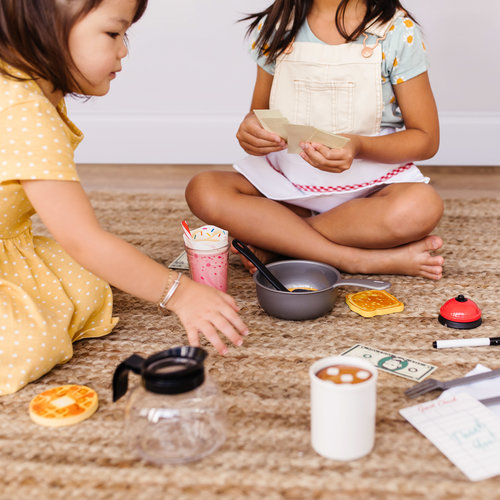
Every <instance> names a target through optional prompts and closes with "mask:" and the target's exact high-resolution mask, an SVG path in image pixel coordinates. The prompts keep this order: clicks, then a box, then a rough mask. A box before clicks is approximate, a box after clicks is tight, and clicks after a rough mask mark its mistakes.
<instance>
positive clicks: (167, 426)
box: [113, 347, 226, 464]
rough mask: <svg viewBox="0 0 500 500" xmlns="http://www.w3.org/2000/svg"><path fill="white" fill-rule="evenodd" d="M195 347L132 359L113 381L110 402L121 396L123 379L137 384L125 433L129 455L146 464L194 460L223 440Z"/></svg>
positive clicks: (218, 404)
mask: <svg viewBox="0 0 500 500" xmlns="http://www.w3.org/2000/svg"><path fill="white" fill-rule="evenodd" d="M206 356H207V353H206V351H205V350H203V349H201V348H199V347H175V348H172V349H168V350H166V351H162V352H159V353H157V354H154V355H153V356H150V357H148V358H146V359H144V358H142V357H141V356H138V355H137V354H133V355H132V356H130V357H129V358H127V359H126V360H125V361H123V362H122V363H120V364H119V365H118V367H117V368H116V370H115V373H114V376H113V401H117V400H118V399H120V398H121V397H122V396H124V395H125V393H126V392H127V388H128V373H129V371H132V372H133V373H135V374H137V375H139V376H140V377H141V384H140V385H138V386H137V387H135V388H134V390H133V392H132V394H131V395H130V397H129V398H128V402H127V407H126V411H125V431H126V433H127V437H128V440H129V443H130V446H131V447H132V449H133V450H134V451H135V452H137V453H138V454H139V456H141V457H142V458H144V459H145V460H147V461H150V462H155V463H160V464H161V463H170V464H173V463H184V462H191V461H194V460H199V459H201V458H202V457H204V456H206V455H208V454H210V453H212V452H213V451H215V450H216V449H217V448H218V447H219V446H220V445H221V444H222V443H223V442H224V440H225V437H226V429H225V409H224V406H223V399H222V394H221V392H220V390H219V388H218V387H217V385H216V384H215V382H214V381H213V380H212V379H211V378H210V377H209V376H207V375H206V374H205V369H204V365H203V362H204V360H205V358H206Z"/></svg>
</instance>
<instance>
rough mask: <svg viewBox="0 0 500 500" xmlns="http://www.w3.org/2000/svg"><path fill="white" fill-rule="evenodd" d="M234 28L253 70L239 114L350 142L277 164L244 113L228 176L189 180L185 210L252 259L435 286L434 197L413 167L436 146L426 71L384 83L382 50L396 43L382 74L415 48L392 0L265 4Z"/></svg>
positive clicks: (272, 143) (272, 144)
mask: <svg viewBox="0 0 500 500" xmlns="http://www.w3.org/2000/svg"><path fill="white" fill-rule="evenodd" d="M247 19H252V21H253V22H252V23H251V26H250V29H249V32H251V33H252V35H253V38H254V39H253V50H255V51H256V52H257V54H258V58H257V59H258V60H257V62H258V63H259V66H258V73H257V81H256V84H255V90H254V95H253V99H252V107H251V109H252V110H254V109H267V108H269V109H276V110H279V111H280V112H281V113H282V114H283V115H284V116H285V117H286V118H287V119H288V120H289V121H290V122H291V123H294V124H299V125H312V126H314V127H316V128H318V129H321V130H325V131H328V132H331V133H335V134H341V135H344V136H346V137H349V138H350V139H351V140H350V141H349V143H348V144H347V145H346V146H344V147H343V148H342V149H330V148H328V147H326V146H324V145H322V144H319V143H308V142H303V143H301V148H302V152H301V153H300V155H297V154H289V153H288V152H287V150H286V143H285V141H284V140H283V139H282V138H281V137H279V136H277V135H276V134H273V133H271V132H268V131H266V130H264V129H263V128H262V126H261V125H260V123H259V121H258V120H257V118H256V116H255V115H254V113H253V111H251V112H250V113H249V114H248V115H247V116H246V117H245V119H244V120H243V122H242V124H241V125H240V129H239V131H238V134H237V138H238V140H239V142H240V145H241V146H242V148H243V149H244V150H245V151H246V152H247V153H249V154H250V155H251V156H248V157H246V158H244V159H242V160H241V161H239V162H238V163H237V164H235V165H234V167H235V169H236V170H237V171H238V173H236V172H206V173H203V174H199V175H198V176H196V177H195V178H193V179H192V181H191V182H190V184H189V186H188V188H187V190H186V199H187V201H188V203H189V205H190V207H191V209H192V211H193V212H194V213H195V214H196V215H198V216H199V217H200V218H201V219H203V220H205V221H206V222H209V223H212V224H216V225H219V226H221V227H225V228H227V229H229V231H230V233H231V234H232V235H233V236H234V237H237V238H239V239H242V240H244V241H246V242H248V243H249V244H251V245H253V246H254V247H255V248H256V249H261V252H260V253H261V257H263V258H264V259H269V258H270V257H271V255H272V254H281V255H286V256H291V257H298V258H306V259H312V260H318V261H322V262H326V263H329V264H331V265H334V266H336V267H338V268H341V269H342V270H344V271H347V272H353V273H394V274H410V275H420V276H424V277H427V278H431V279H439V278H441V275H442V264H443V259H442V257H441V256H436V255H433V254H432V252H433V251H434V250H437V249H438V248H440V247H441V245H442V241H441V239H440V238H439V237H438V236H430V232H431V231H432V230H433V229H434V228H435V226H436V225H437V223H438V222H439V220H440V218H441V215H442V210H443V205H442V201H441V199H440V197H439V196H438V195H437V193H436V192H435V191H434V189H433V188H432V187H431V186H429V185H428V184H427V182H428V180H429V179H428V178H425V177H424V176H423V175H422V174H421V172H420V171H419V170H418V168H417V167H416V166H415V165H414V164H413V163H412V162H413V161H414V160H415V161H416V160H423V159H426V158H429V157H431V156H433V155H434V154H435V153H436V151H437V148H438V144H439V124H438V118H437V111H436V106H435V103H434V98H433V96H432V91H431V88H430V84H429V81H428V77H427V71H426V67H424V68H423V69H422V68H421V67H420V68H416V69H415V70H412V69H410V71H409V73H407V75H409V77H408V78H407V79H404V78H401V79H400V80H399V81H397V82H396V81H394V82H393V81H392V79H391V83H392V85H388V81H387V80H386V79H387V78H390V76H389V75H388V76H384V75H383V74H382V72H381V70H382V68H383V67H384V66H383V65H384V64H385V65H386V66H387V63H388V61H387V60H385V58H386V57H388V54H390V57H392V51H391V44H395V43H399V44H400V45H401V43H403V50H399V52H398V54H397V55H396V57H394V60H393V61H392V62H391V64H392V67H395V66H397V65H398V64H402V63H404V62H405V61H404V57H405V54H406V53H408V52H409V50H408V49H407V47H406V46H405V45H404V44H408V46H411V45H412V44H417V43H421V42H420V38H419V37H420V33H419V31H418V29H417V27H416V25H415V23H414V21H413V20H412V19H411V18H410V17H409V16H408V15H407V14H406V12H405V11H403V9H402V6H401V5H400V3H399V1H397V0H382V1H381V0H378V1H376V2H375V1H370V0H295V1H292V2H290V1H286V0H276V1H275V2H274V3H273V4H272V5H271V6H270V7H269V8H268V9H266V10H265V11H263V12H261V13H258V14H255V15H252V16H249V17H248V18H247ZM402 36H404V37H406V38H405V40H404V41H402V40H401V37H402ZM397 37H399V38H398V39H396V38H397ZM412 48H415V47H412ZM418 48H419V49H420V50H421V51H422V52H423V50H424V49H423V48H422V47H421V46H420V47H418ZM405 51H406V52H405ZM400 58H401V59H400ZM398 59H400V60H398ZM273 64H274V65H275V67H274V74H272V69H271V70H270V69H269V68H272V66H273ZM268 71H270V72H268ZM413 73H415V74H413ZM383 80H384V84H386V85H385V86H384V85H383ZM389 100H392V102H389ZM385 101H387V102H385ZM382 124H384V126H383V127H381V125H382ZM396 129H397V130H396ZM246 265H247V267H249V269H250V270H251V271H253V270H254V269H253V267H252V265H251V264H249V263H246Z"/></svg>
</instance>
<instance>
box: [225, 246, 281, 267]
mask: <svg viewBox="0 0 500 500" xmlns="http://www.w3.org/2000/svg"><path fill="white" fill-rule="evenodd" d="M247 246H248V248H250V250H252V252H253V253H254V254H255V255H256V256H257V258H258V259H259V260H260V261H261V262H263V263H264V264H267V263H268V262H272V261H273V260H276V258H277V254H275V253H273V252H268V251H267V250H262V248H256V247H253V246H251V245H247ZM230 248H231V252H232V253H235V254H238V256H239V258H240V260H241V262H242V264H243V265H244V266H245V268H246V269H248V271H249V272H250V274H254V273H255V272H256V271H257V268H256V267H255V266H254V265H253V264H252V263H251V262H250V261H249V260H248V259H247V258H246V257H243V255H241V254H240V252H238V250H236V249H235V248H234V247H233V245H231V247H230Z"/></svg>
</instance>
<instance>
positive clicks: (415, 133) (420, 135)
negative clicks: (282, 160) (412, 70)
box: [301, 72, 439, 172]
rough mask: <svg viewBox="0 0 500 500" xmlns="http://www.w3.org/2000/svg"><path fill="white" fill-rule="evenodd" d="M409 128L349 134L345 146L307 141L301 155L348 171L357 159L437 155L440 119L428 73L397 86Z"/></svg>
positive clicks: (331, 168) (403, 160) (390, 160)
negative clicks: (392, 131) (370, 134)
mask: <svg viewBox="0 0 500 500" xmlns="http://www.w3.org/2000/svg"><path fill="white" fill-rule="evenodd" d="M394 93H395V95H396V99H397V102H398V104H399V107H400V109H401V113H402V115H403V120H404V123H405V127H406V130H404V131H401V132H396V133H394V134H388V135H383V136H378V137H366V136H359V135H348V134H346V136H347V137H350V138H351V141H350V142H349V143H348V144H347V145H346V147H344V148H342V149H329V148H327V147H326V146H323V145H321V144H317V143H314V144H311V143H305V144H304V145H303V147H304V152H303V153H302V154H301V156H302V157H303V158H304V159H305V160H306V161H308V162H309V163H310V164H311V165H313V166H314V167H316V168H319V169H321V170H325V171H329V172H342V171H344V170H347V169H348V168H349V167H350V166H351V163H352V160H353V159H354V158H363V159H367V160H372V161H376V162H380V163H399V164H402V163H406V162H410V161H418V160H425V159H427V158H431V157H432V156H434V155H435V154H436V152H437V150H438V147H439V120H438V113H437V108H436V103H435V101H434V96H433V94H432V90H431V86H430V83H429V78H428V74H427V72H425V73H422V74H420V75H418V76H416V77H415V78H412V79H410V80H408V81H406V82H403V83H400V84H398V85H395V86H394Z"/></svg>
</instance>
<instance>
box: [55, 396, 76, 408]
mask: <svg viewBox="0 0 500 500" xmlns="http://www.w3.org/2000/svg"><path fill="white" fill-rule="evenodd" d="M50 404H51V405H53V406H55V407H56V408H64V407H66V406H70V405H72V404H75V400H74V399H73V398H70V397H69V396H63V397H62V398H58V399H54V401H52V403H50Z"/></svg>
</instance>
